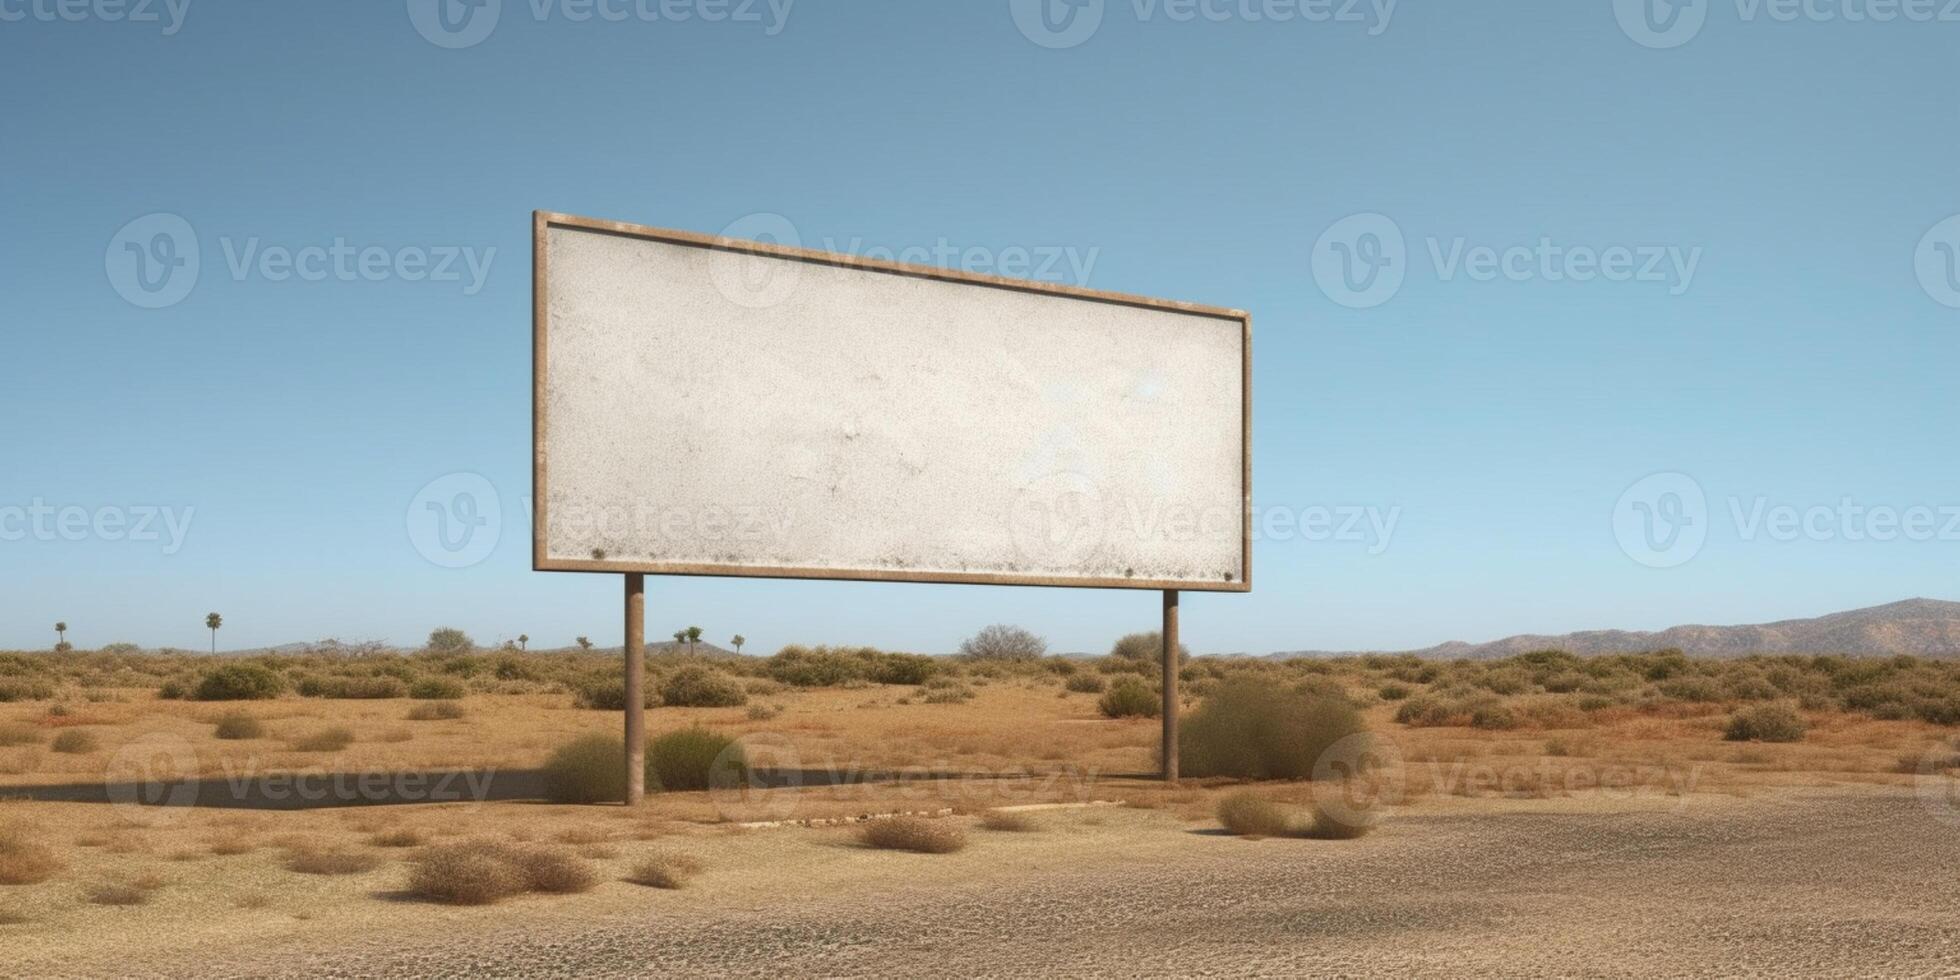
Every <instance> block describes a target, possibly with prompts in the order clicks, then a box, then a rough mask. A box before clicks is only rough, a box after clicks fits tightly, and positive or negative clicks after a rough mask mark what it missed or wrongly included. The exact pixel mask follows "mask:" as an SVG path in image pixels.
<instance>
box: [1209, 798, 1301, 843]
mask: <svg viewBox="0 0 1960 980" xmlns="http://www.w3.org/2000/svg"><path fill="white" fill-rule="evenodd" d="M1218 822H1219V823H1220V824H1222V825H1224V827H1225V831H1226V832H1227V833H1231V834H1237V835H1239V836H1240V837H1279V836H1282V835H1284V834H1285V833H1286V831H1287V827H1288V822H1287V818H1286V811H1284V810H1282V809H1280V807H1279V805H1278V804H1275V803H1274V802H1273V801H1271V800H1268V799H1266V798H1265V797H1263V796H1260V795H1259V794H1257V793H1254V792H1252V791H1250V790H1242V791H1240V792H1237V793H1232V794H1230V795H1228V796H1226V797H1225V798H1223V799H1221V800H1219V801H1218Z"/></svg>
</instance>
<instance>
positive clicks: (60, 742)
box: [48, 728, 100, 755]
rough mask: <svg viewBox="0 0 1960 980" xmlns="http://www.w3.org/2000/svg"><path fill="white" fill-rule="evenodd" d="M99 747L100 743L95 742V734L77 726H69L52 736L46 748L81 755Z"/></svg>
mask: <svg viewBox="0 0 1960 980" xmlns="http://www.w3.org/2000/svg"><path fill="white" fill-rule="evenodd" d="M99 747H100V743H98V742H96V740H95V736H93V735H90V734H89V733H87V732H85V731H82V730H81V729H78V728H70V729H68V730H67V731H65V732H62V733H61V734H59V735H56V736H55V737H54V741H53V742H50V743H48V748H51V749H53V750H55V751H56V752H63V753H67V754H69V755H82V754H85V753H89V752H93V751H95V750H96V749H97V748H99Z"/></svg>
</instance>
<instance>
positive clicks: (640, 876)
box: [626, 854, 701, 889]
mask: <svg viewBox="0 0 1960 980" xmlns="http://www.w3.org/2000/svg"><path fill="white" fill-rule="evenodd" d="M700 873H701V862H700V861H697V860H695V859H694V858H691V857H688V856H687V855H684V854H656V855H653V856H652V857H649V858H646V859H644V860H642V861H639V862H638V863H636V864H634V865H633V870H632V871H631V872H630V873H629V874H627V876H626V880H627V881H630V882H632V883H633V884H636V885H645V886H647V887H648V888H668V889H673V888H685V887H687V882H688V879H690V878H693V877H694V876H695V875H698V874H700Z"/></svg>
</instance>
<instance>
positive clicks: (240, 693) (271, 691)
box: [194, 663, 286, 701]
mask: <svg viewBox="0 0 1960 980" xmlns="http://www.w3.org/2000/svg"><path fill="white" fill-rule="evenodd" d="M285 689H286V681H285V679H284V678H282V677H280V676H279V674H278V672H277V671H274V670H273V669H272V668H270V667H267V666H265V665H264V664H252V663H244V664H226V665H224V666H222V667H218V668H216V669H214V670H211V671H210V672H208V673H206V674H205V675H204V677H203V678H202V679H201V680H199V681H198V682H197V690H196V692H195V695H194V696H195V697H196V698H197V700H199V701H266V700H270V699H272V698H276V697H278V696H279V695H280V693H281V692H283V691H285Z"/></svg>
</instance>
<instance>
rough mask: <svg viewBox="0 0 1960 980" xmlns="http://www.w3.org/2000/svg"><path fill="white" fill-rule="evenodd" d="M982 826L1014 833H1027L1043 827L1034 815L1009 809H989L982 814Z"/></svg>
mask: <svg viewBox="0 0 1960 980" xmlns="http://www.w3.org/2000/svg"><path fill="white" fill-rule="evenodd" d="M980 826H982V827H985V828H986V829H988V830H998V831H1002V832H1005V833H1013V834H1025V833H1030V832H1032V831H1036V830H1040V829H1041V825H1039V824H1037V823H1035V821H1034V818H1033V817H1030V816H1028V815H1027V814H1025V813H1014V812H1012V811H1008V810H988V811H986V812H985V813H982V814H980Z"/></svg>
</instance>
